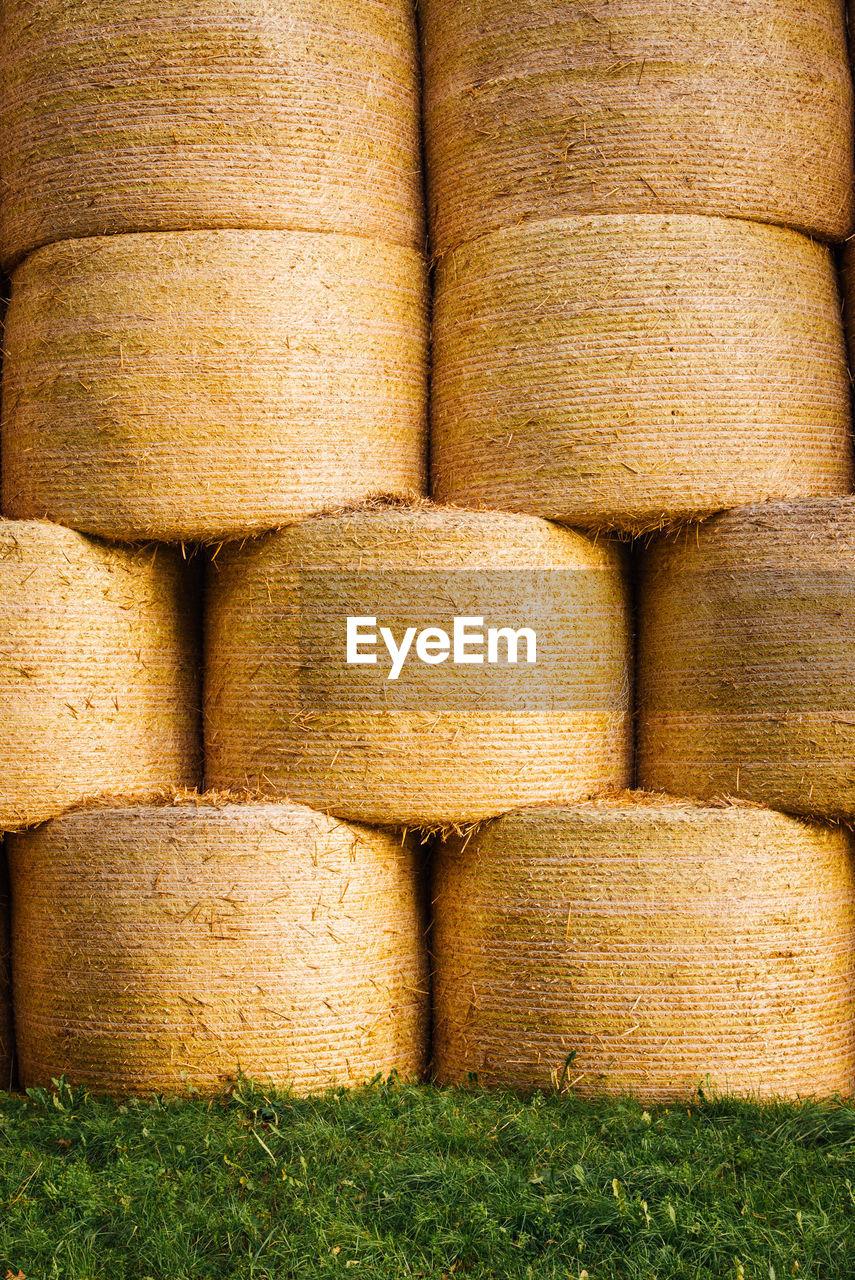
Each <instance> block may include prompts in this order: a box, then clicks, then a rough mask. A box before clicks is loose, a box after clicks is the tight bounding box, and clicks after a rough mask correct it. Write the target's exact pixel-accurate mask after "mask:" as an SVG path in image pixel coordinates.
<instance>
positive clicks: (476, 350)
mask: <svg viewBox="0 0 855 1280" xmlns="http://www.w3.org/2000/svg"><path fill="white" fill-rule="evenodd" d="M434 331H435V347H434V356H433V362H434V375H433V390H432V419H433V421H432V427H433V437H432V451H433V457H432V469H433V482H434V492H435V496H436V497H437V498H438V499H441V500H443V501H449V502H457V503H461V504H464V505H467V506H479V505H482V504H483V505H485V506H488V507H489V506H492V507H498V508H501V509H503V510H516V511H528V512H531V513H532V514H534V515H540V516H546V517H547V518H551V519H556V520H562V521H567V522H568V523H570V524H576V525H581V526H589V527H612V526H614V527H617V528H620V529H624V530H630V531H634V532H637V531H639V530H643V529H647V528H656V527H659V525H661V524H662V523H663V522H665V521H670V520H675V519H678V518H681V517H685V516H690V515H694V514H698V513H702V512H709V511H713V510H717V509H721V508H724V507H728V506H734V505H736V504H738V503H742V502H750V501H759V500H762V499H766V498H786V497H800V496H802V495H813V494H817V495H833V494H842V493H847V492H848V491H849V489H850V483H851V443H850V439H849V428H850V413H849V380H848V374H847V369H846V356H845V349H844V341H843V326H842V322H841V318H840V304H839V299H838V292H837V280H836V276H835V271H834V265H833V262H832V259H831V255H830V252H829V250H828V249H826V248H824V247H823V246H821V245H818V244H815V243H813V242H812V241H810V240H808V239H807V238H806V237H804V236H801V235H799V234H797V233H796V232H793V231H784V230H780V229H779V228H776V227H769V226H760V225H754V224H751V223H748V222H740V221H737V220H735V219H721V218H699V217H690V216H676V217H659V216H655V215H637V216H634V215H626V216H620V215H619V216H615V217H594V218H560V219H559V218H556V219H553V220H551V221H546V222H538V223H532V224H530V225H527V226H522V227H514V228H512V229H510V230H507V231H500V232H496V233H495V234H493V235H489V236H485V237H484V238H483V239H481V240H478V241H477V242H475V243H473V244H469V245H466V246H464V247H463V248H462V249H459V250H457V251H456V252H454V253H451V254H448V255H447V256H446V257H444V258H443V259H442V261H441V262H440V264H439V267H438V274H437V295H436V303H435V316H434Z"/></svg>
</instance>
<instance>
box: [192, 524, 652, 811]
mask: <svg viewBox="0 0 855 1280" xmlns="http://www.w3.org/2000/svg"><path fill="white" fill-rule="evenodd" d="M349 618H350V619H355V620H356V621H358V622H359V623H360V624H361V628H362V630H361V635H363V636H364V637H365V640H364V645H365V647H364V648H363V649H362V652H361V661H360V660H356V661H351V660H350V658H348V660H347V661H346V649H347V634H346V624H347V621H348V619H349ZM455 619H457V620H458V623H459V621H460V620H461V619H462V620H463V621H464V622H465V623H466V624H468V626H469V630H470V632H471V634H472V635H473V639H472V641H471V642H469V643H468V644H467V646H466V649H467V653H466V655H465V656H464V655H463V654H462V653H461V654H458V651H457V642H456V641H453V640H452V635H453V633H454V631H455ZM490 627H492V628H494V629H495V630H496V631H501V630H503V629H509V630H512V631H516V630H518V629H523V628H529V629H530V630H531V631H532V632H533V633H534V635H535V637H536V644H537V645H538V646H539V655H540V656H539V658H537V653H535V654H534V655H532V654H531V653H530V651H527V652H526V654H525V655H523V653H522V652H521V651H520V652H519V653H517V654H516V661H514V660H512V659H511V655H510V652H509V650H508V649H507V647H506V646H507V645H508V644H509V643H514V642H513V641H509V639H508V636H507V635H506V634H505V635H503V636H500V637H498V639H497V642H496V651H497V652H496V654H495V655H494V657H496V658H497V659H498V660H497V661H492V660H491V658H490V653H489V650H488V649H486V648H485V645H484V630H485V628H490ZM384 630H385V632H386V633H387V634H388V636H389V639H390V640H391V641H392V643H393V646H394V647H395V648H396V649H397V651H398V652H400V651H401V646H402V645H403V643H404V641H405V638H406V637H407V636H409V649H408V650H407V654H408V660H406V661H401V663H400V664H399V667H398V669H397V670H396V669H395V667H394V666H393V665H392V661H391V650H389V651H388V652H387V650H386V649H385V647H384V645H385V642H384V640H382V639H381V638H380V636H381V634H382V633H383V631H384ZM479 635H480V636H481V639H480V641H479V640H478V638H477V637H478V636H479ZM372 636H373V637H374V638H373V640H372V639H371V637H372ZM523 643H524V641H523V639H521V640H520V645H521V646H522V644H523ZM500 644H501V646H502V647H501V649H500V648H499V646H500ZM378 645H379V649H378ZM206 646H207V670H206V691H205V725H206V747H207V774H206V779H207V784H208V786H209V787H214V788H239V787H242V786H244V787H249V788H259V789H261V790H262V791H267V792H271V791H272V792H274V793H277V794H285V795H289V796H291V797H293V798H296V799H298V800H301V801H302V802H304V803H307V804H311V805H314V806H315V807H316V808H319V809H325V810H328V811H329V812H331V813H334V814H337V815H338V816H340V817H346V818H351V819H358V820H361V821H368V822H380V823H404V824H414V825H415V824H418V825H424V826H428V827H430V826H436V825H438V824H454V823H466V822H472V821H477V820H479V819H482V818H485V817H491V816H493V815H495V814H497V813H501V812H503V811H504V810H507V809H510V808H514V807H515V806H517V805H521V804H537V803H547V802H549V803H560V802H562V801H569V800H578V799H583V798H586V797H588V796H591V795H596V794H598V793H599V792H602V791H604V790H608V789H610V788H611V789H614V788H619V787H621V786H623V785H625V784H626V782H627V781H628V778H629V771H630V768H631V754H630V669H629V668H630V622H629V604H628V587H627V581H626V568H625V564H624V563H623V557H622V556H621V555H620V553H619V551H618V550H617V549H616V548H614V547H612V546H608V545H607V544H595V543H593V542H592V541H591V540H590V539H588V538H585V537H583V536H582V535H581V534H578V533H575V532H571V531H570V530H564V529H559V528H556V527H555V526H552V525H549V524H547V523H546V522H545V521H542V520H537V519H535V518H533V517H526V516H514V515H504V514H499V513H496V512H490V513H475V512H466V511H457V510H448V509H443V508H438V507H431V506H430V505H428V504H423V505H419V506H416V507H405V506H386V507H383V506H379V507H373V508H369V509H363V510H357V511H353V512H346V513H343V514H341V515H338V516H328V517H323V518H322V517H319V518H316V519H312V520H306V521H303V522H302V523H300V524H296V525H293V526H291V527H290V528H288V529H284V530H282V531H281V532H279V533H276V534H271V535H269V536H268V537H266V538H262V539H259V540H258V541H257V542H256V543H254V544H252V545H240V546H235V547H234V548H233V549H231V550H228V551H223V552H221V553H220V554H218V555H217V557H216V559H215V562H214V565H213V569H212V575H211V581H210V590H209V602H208V629H207V640H206ZM452 646H453V648H454V652H452V651H451V650H452ZM506 655H507V658H508V660H507V661H506V660H505V658H506ZM353 656H354V658H356V655H355V654H354V655H353ZM532 656H534V657H535V658H537V661H536V663H532V662H531V659H532ZM524 657H525V660H524Z"/></svg>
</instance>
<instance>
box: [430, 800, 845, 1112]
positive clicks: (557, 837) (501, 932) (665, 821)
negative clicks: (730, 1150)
mask: <svg viewBox="0 0 855 1280" xmlns="http://www.w3.org/2000/svg"><path fill="white" fill-rule="evenodd" d="M434 898H435V912H436V916H435V926H434V931H433V950H434V953H435V977H434V998H435V1002H436V1009H435V1038H434V1053H435V1067H436V1071H437V1074H438V1075H439V1077H440V1079H441V1080H443V1081H464V1080H466V1079H467V1078H468V1076H469V1075H470V1073H472V1074H474V1075H477V1078H478V1081H479V1082H480V1083H481V1084H485V1085H507V1086H511V1087H513V1088H516V1089H521V1090H528V1089H533V1088H547V1089H548V1088H556V1087H557V1088H561V1089H565V1088H566V1089H573V1090H574V1091H576V1092H578V1093H581V1094H597V1093H607V1094H621V1093H624V1092H632V1093H634V1094H635V1095H636V1096H637V1097H638V1098H640V1099H642V1100H644V1101H649V1102H667V1101H670V1100H671V1099H680V1098H688V1097H689V1096H690V1095H691V1094H692V1093H693V1092H694V1091H695V1090H696V1089H697V1087H698V1086H699V1085H700V1087H701V1089H702V1090H703V1091H704V1092H707V1093H709V1092H719V1091H727V1092H732V1093H736V1094H752V1095H757V1096H760V1097H768V1096H770V1095H781V1096H785V1097H804V1096H808V1095H822V1096H826V1095H830V1094H833V1093H835V1092H838V1091H839V1092H840V1093H842V1094H844V1095H847V1096H848V1095H849V1094H850V1093H851V1092H852V1086H853V1081H855V870H854V869H853V844H852V836H851V835H850V833H849V832H846V831H843V830H841V829H839V828H830V827H821V826H811V825H808V824H806V823H803V822H801V821H799V820H797V819H795V818H790V817H785V816H784V815H783V814H779V813H773V812H770V811H768V810H763V809H758V808H754V807H750V808H749V807H738V808H705V807H702V806H700V805H692V804H690V803H687V802H680V801H673V800H671V799H670V798H667V797H655V796H654V797H648V798H643V799H642V801H641V802H638V800H636V799H635V798H634V797H631V796H630V797H627V798H626V800H625V801H624V802H623V803H613V804H603V805H585V806H579V807H577V808H566V809H531V810H527V811H522V812H519V813H514V814H510V815H508V816H507V817H504V818H499V819H497V820H496V821H494V822H491V823H488V824H486V825H485V826H483V827H482V828H480V829H479V830H478V831H477V832H475V834H474V835H472V836H471V837H470V838H469V839H468V840H467V839H453V840H451V841H450V842H449V843H448V844H447V845H445V846H444V847H443V848H442V849H441V851H440V854H439V862H438V866H437V870H436V876H435V884H434Z"/></svg>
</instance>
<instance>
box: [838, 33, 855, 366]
mask: <svg viewBox="0 0 855 1280" xmlns="http://www.w3.org/2000/svg"><path fill="white" fill-rule="evenodd" d="M849 21H850V26H851V29H852V48H853V60H855V18H853V17H850V19H849ZM840 267H841V274H842V277H843V316H844V319H845V321H846V342H847V346H848V348H849V367H850V368H853V367H855V247H853V244H852V243H851V242H850V243H848V244H845V245H844V246H843V251H842V253H841V254H840Z"/></svg>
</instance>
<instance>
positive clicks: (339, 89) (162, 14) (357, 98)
mask: <svg viewBox="0 0 855 1280" xmlns="http://www.w3.org/2000/svg"><path fill="white" fill-rule="evenodd" d="M0 104H1V105H2V119H3V130H2V133H0V166H2V169H3V178H4V181H3V185H2V188H0V257H2V261H3V263H4V265H6V266H9V265H13V264H14V263H16V262H18V261H20V259H21V258H22V257H24V256H25V254H27V253H29V252H30V251H32V250H33V249H34V248H37V247H38V246H40V245H43V244H49V243H53V242H56V241H60V240H70V239H78V238H82V237H86V236H98V235H108V234H116V233H123V232H137V231H174V230H184V229H189V228H196V229H211V228H216V227H246V228H268V229H297V228H301V229H303V230H308V231H321V230H326V231H336V232H343V233H347V234H356V235H368V236H372V237H379V238H380V239H384V240H389V241H392V242H394V243H398V244H406V245H410V246H412V247H419V246H420V245H421V241H422V236H423V232H422V190H421V172H420V153H419V95H418V57H417V49H416V41H415V23H414V13H413V6H412V4H411V0H283V2H281V3H280V2H277V3H275V4H271V3H269V0H240V2H239V3H238V2H237V0H201V3H195V4H192V5H188V4H186V3H184V0H135V3H134V5H133V6H132V7H129V6H128V5H127V4H126V3H124V0H82V2H78V0H75V3H69V2H68V0H8V3H5V4H4V5H3V9H2V14H0Z"/></svg>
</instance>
